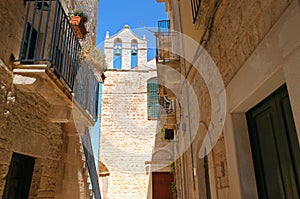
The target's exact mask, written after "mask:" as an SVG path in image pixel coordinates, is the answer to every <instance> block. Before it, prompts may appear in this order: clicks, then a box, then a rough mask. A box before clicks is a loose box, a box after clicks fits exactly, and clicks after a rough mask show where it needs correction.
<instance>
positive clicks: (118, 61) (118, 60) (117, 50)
mask: <svg viewBox="0 0 300 199" xmlns="http://www.w3.org/2000/svg"><path fill="white" fill-rule="evenodd" d="M121 68H122V40H121V39H119V38H117V39H115V41H114V69H121Z"/></svg>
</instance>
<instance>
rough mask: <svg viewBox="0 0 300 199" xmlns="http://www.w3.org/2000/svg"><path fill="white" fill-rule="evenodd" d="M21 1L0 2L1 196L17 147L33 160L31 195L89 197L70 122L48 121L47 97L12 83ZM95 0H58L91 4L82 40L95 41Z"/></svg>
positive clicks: (22, 12) (21, 20)
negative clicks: (85, 35) (87, 25)
mask: <svg viewBox="0 0 300 199" xmlns="http://www.w3.org/2000/svg"><path fill="white" fill-rule="evenodd" d="M24 2H25V1H24ZM24 2H23V1H17V0H12V1H0V12H1V13H2V14H3V15H5V16H6V17H2V18H1V19H0V22H1V24H2V28H1V29H0V45H1V48H0V77H1V78H0V196H2V193H3V190H4V187H5V183H6V176H7V173H8V169H9V165H10V161H11V157H12V154H13V152H16V153H20V154H24V155H28V156H32V157H34V158H35V159H36V161H35V166H34V172H33V177H32V183H31V188H30V196H29V198H89V195H90V190H89V185H88V183H87V174H86V173H85V174H84V173H83V172H82V171H83V168H84V158H83V156H82V155H83V151H82V149H81V144H80V140H79V137H78V134H77V130H76V127H75V124H74V122H73V121H70V122H68V123H65V124H62V123H53V122H51V121H50V119H49V117H48V116H49V113H50V112H51V111H50V110H51V105H50V104H49V103H48V101H47V100H46V99H45V98H43V97H42V96H41V95H39V94H37V93H35V92H27V91H26V89H25V90H21V89H19V87H16V86H15V85H14V84H13V74H12V68H13V63H12V62H11V55H13V57H15V58H16V59H17V58H18V55H19V48H20V42H21V37H22V32H23V25H24V16H25V14H26V5H25V3H24ZM71 2H72V3H71ZM98 3H99V1H98V0H90V1H80V0H78V1H62V4H63V5H64V7H65V8H68V9H70V10H72V9H73V7H75V6H79V5H80V4H84V5H87V6H88V9H91V8H93V9H91V11H90V13H91V16H90V20H91V21H90V23H89V28H88V29H89V32H90V34H89V35H88V37H87V38H86V40H85V41H83V45H86V44H84V43H85V42H86V43H88V45H91V44H95V41H94V40H95V26H96V21H97V9H95V8H97V5H98ZM68 9H67V10H66V13H68ZM16 10H18V12H16ZM55 89H57V88H55ZM70 196H71V197H70Z"/></svg>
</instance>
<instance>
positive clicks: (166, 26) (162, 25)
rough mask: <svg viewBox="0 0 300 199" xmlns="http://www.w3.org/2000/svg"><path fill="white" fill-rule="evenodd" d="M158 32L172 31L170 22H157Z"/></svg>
mask: <svg viewBox="0 0 300 199" xmlns="http://www.w3.org/2000/svg"><path fill="white" fill-rule="evenodd" d="M157 27H158V32H169V31H170V20H160V21H158V22H157Z"/></svg>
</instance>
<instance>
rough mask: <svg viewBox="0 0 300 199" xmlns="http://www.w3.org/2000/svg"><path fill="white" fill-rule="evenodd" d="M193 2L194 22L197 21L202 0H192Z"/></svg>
mask: <svg viewBox="0 0 300 199" xmlns="http://www.w3.org/2000/svg"><path fill="white" fill-rule="evenodd" d="M191 3H192V14H193V23H196V20H197V16H198V14H199V10H200V4H201V0H191Z"/></svg>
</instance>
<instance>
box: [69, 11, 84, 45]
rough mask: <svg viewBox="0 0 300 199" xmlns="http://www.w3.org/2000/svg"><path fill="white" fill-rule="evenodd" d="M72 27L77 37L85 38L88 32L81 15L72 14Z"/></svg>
mask: <svg viewBox="0 0 300 199" xmlns="http://www.w3.org/2000/svg"><path fill="white" fill-rule="evenodd" d="M70 23H71V28H72V30H73V32H74V34H75V37H76V38H77V39H83V38H84V37H85V35H86V34H87V30H86V28H85V26H84V23H83V21H82V18H81V17H80V16H71V21H70Z"/></svg>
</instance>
